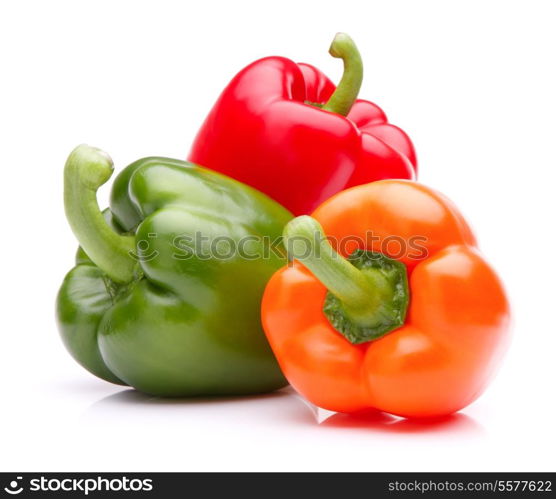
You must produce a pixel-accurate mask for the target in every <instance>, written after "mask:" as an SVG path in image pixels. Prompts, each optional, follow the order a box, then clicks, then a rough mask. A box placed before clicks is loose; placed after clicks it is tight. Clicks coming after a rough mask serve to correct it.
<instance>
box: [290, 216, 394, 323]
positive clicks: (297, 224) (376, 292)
mask: <svg viewBox="0 0 556 499" xmlns="http://www.w3.org/2000/svg"><path fill="white" fill-rule="evenodd" d="M283 236H284V245H285V247H286V249H287V251H288V256H289V257H290V258H295V259H297V260H298V261H299V262H301V263H302V264H303V265H304V266H306V267H307V268H308V269H309V270H310V271H311V272H312V273H313V275H314V276H315V277H316V278H317V279H318V280H319V281H320V282H321V283H322V284H324V286H326V288H327V289H328V290H329V291H330V292H331V293H332V294H333V295H334V296H336V298H338V299H339V300H340V301H341V302H342V304H343V306H344V309H345V311H346V312H347V313H348V314H349V316H350V318H351V319H352V320H353V321H354V322H356V323H358V324H359V325H365V324H374V323H376V321H377V314H378V315H380V313H381V309H382V293H381V290H382V288H383V287H385V286H388V283H387V282H386V281H385V280H384V279H383V278H382V277H381V275H380V273H379V272H376V273H375V272H371V273H369V272H365V273H364V272H362V271H361V270H359V269H357V268H356V267H355V266H354V265H352V264H351V263H350V262H349V261H348V260H346V259H345V258H344V257H343V256H341V255H340V254H338V253H337V252H336V251H335V250H334V248H332V246H331V245H330V242H329V241H328V239H327V238H326V236H325V234H324V231H323V229H322V226H321V225H320V224H319V223H318V222H317V221H316V220H315V219H314V218H312V217H310V216H307V215H303V216H300V217H297V218H294V219H293V220H291V221H290V222H289V223H288V224H287V225H286V227H285V228H284V234H283Z"/></svg>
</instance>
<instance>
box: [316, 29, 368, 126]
mask: <svg viewBox="0 0 556 499" xmlns="http://www.w3.org/2000/svg"><path fill="white" fill-rule="evenodd" d="M330 55H331V56H332V57H337V58H340V59H342V60H343V61H344V74H343V76H342V79H341V80H340V83H339V84H338V86H337V87H336V90H335V91H334V93H333V94H332V95H331V96H330V99H329V100H328V102H327V103H326V104H325V105H324V106H323V107H322V109H324V110H325V111H330V112H333V113H337V114H341V115H343V116H347V115H348V113H349V111H350V109H351V106H353V103H354V102H355V100H356V99H357V95H358V94H359V90H360V88H361V83H362V81H363V61H362V60H361V55H360V54H359V50H357V46H356V45H355V43H354V41H353V40H352V39H351V38H350V37H349V36H348V35H346V34H345V33H338V34H336V36H335V37H334V40H333V41H332V45H330Z"/></svg>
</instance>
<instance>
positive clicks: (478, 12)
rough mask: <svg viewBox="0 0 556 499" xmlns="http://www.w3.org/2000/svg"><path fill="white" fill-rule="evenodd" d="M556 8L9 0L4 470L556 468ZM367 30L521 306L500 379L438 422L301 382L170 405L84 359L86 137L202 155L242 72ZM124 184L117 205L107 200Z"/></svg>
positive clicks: (369, 68) (373, 51)
mask: <svg viewBox="0 0 556 499" xmlns="http://www.w3.org/2000/svg"><path fill="white" fill-rule="evenodd" d="M553 7H554V3H553V2H549V1H547V2H542V1H527V2H526V1H523V2H511V1H503V2H495V1H489V2H484V1H481V2H472V1H469V0H466V1H464V2H455V1H453V2H443V1H438V2H432V1H419V2H415V1H407V2H401V1H389V2H385V1H380V2H373V1H368V0H367V1H365V2H363V1H361V2H349V1H346V0H342V1H339V0H336V1H335V2H327V1H324V0H319V1H318V2H308V1H299V0H298V1H295V2H290V1H285V0H281V1H280V2H274V3H270V2H263V1H257V2H242V1H238V0H234V1H229V2H221V3H217V2H209V1H202V2H201V1H198V2H169V1H161V0H158V1H156V2H140V1H119V2H114V1H100V0H95V1H90V2H89V1H67V2H62V1H50V2H30V1H20V2H15V1H14V2H3V3H2V7H0V47H1V49H0V62H1V63H0V71H1V76H0V89H1V90H0V144H1V149H0V158H1V160H0V178H1V179H2V180H1V182H0V186H1V195H0V203H1V206H0V213H1V220H2V222H1V236H0V237H1V244H0V252H1V255H0V257H1V258H0V264H1V268H2V273H1V280H0V294H1V302H0V303H1V310H2V317H1V326H0V329H1V333H0V383H1V394H2V402H1V406H2V407H1V410H0V432H1V435H0V469H1V470H3V471H12V470H13V471H15V470H21V471H26V470H36V471H48V470H83V471H84V470H91V471H100V470H102V471H110V470H113V471H124V470H125V471H196V470H202V471H219V470H220V471H233V470H242V471H255V470H258V471H264V470H266V471H285V470H314V471H325V470H354V471H366V470H369V471H403V470H406V471H410V470H425V471H426V470H429V471H434V470H444V471H450V470H454V471H467V470H481V471H497V470H498V471H502V470H531V471H534V470H537V471H546V470H554V455H553V451H554V446H555V444H556V441H555V436H556V431H555V427H556V425H555V424H554V412H555V409H556V403H555V390H554V383H555V381H556V376H555V375H556V362H555V360H554V359H555V356H556V326H555V317H554V310H555V304H554V299H555V297H556V292H555V288H556V286H555V284H554V282H555V280H556V272H555V270H554V247H555V242H556V236H555V232H556V224H555V222H554V217H555V215H556V212H555V201H554V200H555V196H554V190H555V180H556V175H555V167H556V160H555V157H554V154H555V150H556V148H555V143H556V126H555V124H556V120H555V117H556V100H555V97H554V96H555V94H556V78H555V74H554V67H555V66H554V61H555V54H554V50H555V48H556V30H554V19H555V12H554V9H553ZM336 31H345V32H348V33H350V34H351V35H352V37H353V38H354V39H355V40H356V42H357V43H358V46H359V48H360V51H361V52H362V55H363V58H364V62H365V65H366V77H365V81H364V83H363V88H362V91H361V94H360V95H361V96H362V97H364V98H368V99H370V100H374V101H376V102H377V103H379V104H380V105H381V106H382V107H383V108H384V109H385V110H386V112H387V113H388V115H389V117H390V119H391V121H392V122H393V123H395V124H398V125H400V126H402V127H403V128H404V129H405V130H407V131H408V133H409V134H410V135H411V137H412V138H413V140H414V142H415V144H416V147H417V151H418V156H419V161H420V167H421V176H420V180H421V181H422V182H424V183H426V184H429V185H431V186H434V187H435V188H437V189H438V190H440V191H443V192H444V193H445V194H447V195H448V196H449V197H451V198H452V199H453V200H454V201H455V202H456V203H457V204H458V205H459V206H460V207H461V209H462V211H463V213H464V214H465V215H466V216H467V217H468V218H469V220H470V222H471V223H472V225H473V226H474V228H475V230H476V232H477V235H478V237H479V241H480V244H481V248H482V250H483V251H484V253H485V254H486V255H487V258H488V259H489V260H490V261H491V262H492V264H493V265H494V266H495V268H496V269H497V270H498V271H499V272H500V274H501V276H502V277H503V279H504V281H505V283H506V285H507V288H508V292H509V294H510V296H511V299H512V302H513V312H514V338H513V343H512V346H511V349H510V352H509V354H508V356H507V358H506V362H505V363H504V365H503V367H502V369H501V370H500V372H499V375H498V377H497V378H496V380H495V382H494V383H493V384H492V385H491V387H490V389H489V390H488V391H487V392H486V394H485V395H484V396H483V397H482V398H481V399H480V400H478V401H477V402H476V403H474V404H473V405H472V406H470V407H468V408H467V409H466V410H464V411H463V412H462V413H461V414H458V415H456V416H454V417H452V418H448V419H446V420H444V421H442V422H438V423H436V424H419V423H412V422H403V421H394V420H392V419H389V418H387V417H384V418H381V419H378V420H374V421H371V420H360V419H359V420H358V419H357V418H349V417H341V416H334V415H331V414H329V413H323V412H322V411H321V412H320V413H317V412H316V411H315V410H314V409H312V408H310V407H309V406H307V405H306V404H305V403H304V402H303V401H302V400H301V399H300V398H298V397H297V396H295V395H294V394H292V393H288V392H281V393H276V394H273V395H268V396H265V397H259V398H244V399H239V400H233V399H229V400H214V401H203V400H194V401H189V402H184V401H174V402H171V401H170V402H165V401H161V400H154V399H149V398H146V397H144V396H141V395H138V394H136V393H134V392H132V391H129V390H123V389H122V388H121V387H116V386H112V385H110V384H107V383H105V382H103V381H100V380H97V379H95V378H94V377H93V376H91V375H89V374H88V373H87V372H85V371H84V370H83V369H82V368H80V367H79V366H78V365H77V364H76V363H75V362H74V361H73V360H72V359H71V358H70V356H69V355H68V354H67V353H66V352H65V350H64V348H63V346H62V344H61V341H60V339H59V337H58V333H57V330H56V325H55V322H54V298H55V294H56V291H57V288H58V286H59V284H60V282H61V280H62V278H63V276H64V274H65V273H66V271H67V270H68V269H69V268H70V267H71V266H72V261H73V255H74V251H75V247H76V241H75V239H74V237H73V235H72V233H71V231H70V229H69V227H68V225H67V223H66V221H65V218H64V214H63V207H62V168H63V164H64V161H65V159H66V156H67V154H68V153H69V152H70V151H71V149H72V148H73V147H74V146H75V145H77V144H79V143H82V142H87V143H89V144H91V145H95V146H98V147H101V148H103V149H105V150H106V151H108V152H109V153H110V154H111V155H112V157H113V159H114V160H115V163H116V167H117V168H118V169H120V168H123V167H124V166H125V165H126V164H127V163H129V162H131V161H132V160H134V159H137V158H139V157H142V156H146V155H164V156H171V157H177V158H184V157H185V156H186V154H187V152H188V149H189V145H190V143H191V140H192V138H193V136H194V133H195V131H196V129H197V128H198V127H199V125H200V123H201V121H202V119H203V118H204V116H205V114H206V113H207V112H208V110H209V108H210V106H211V105H212V104H213V102H214V100H215V99H216V97H217V96H218V94H219V92H220V91H221V89H222V88H223V87H224V86H225V85H226V84H227V82H228V81H229V79H230V78H231V77H232V76H233V75H234V74H235V73H236V72H237V71H238V70H239V69H241V68H242V67H243V66H244V65H246V64H247V63H249V62H251V61H252V60H255V59H257V58H259V57H262V56H266V55H273V54H276V55H284V56H287V57H290V58H292V59H294V60H298V61H306V62H310V63H313V64H315V65H317V66H319V67H321V68H322V69H323V70H324V71H325V72H326V73H327V74H328V75H329V76H330V77H331V78H332V79H334V80H335V81H337V80H338V79H339V77H340V75H341V63H340V62H339V61H337V60H335V59H332V58H331V57H330V56H329V55H328V53H327V50H328V45H329V43H330V41H331V39H332V37H333V35H334V33H335V32H336ZM107 192H108V188H105V189H104V190H103V192H102V193H101V195H100V199H101V200H102V201H103V202H105V201H106V199H107Z"/></svg>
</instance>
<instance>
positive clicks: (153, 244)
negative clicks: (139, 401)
mask: <svg viewBox="0 0 556 499" xmlns="http://www.w3.org/2000/svg"><path fill="white" fill-rule="evenodd" d="M112 171H113V165H112V161H111V159H110V158H109V156H108V155H107V154H105V153H103V152H102V151H100V150H98V149H95V148H92V147H89V146H85V145H82V146H79V147H77V148H76V149H75V150H74V151H73V152H72V153H71V154H70V156H69V158H68V160H67V163H66V166H65V170H64V204H65V209H66V216H67V219H68V221H69V223H70V225H71V228H72V230H73V232H74V234H75V235H76V237H77V239H78V241H79V243H80V249H79V251H78V253H77V261H76V266H75V267H74V268H73V269H72V270H71V271H70V272H69V273H68V274H67V276H66V277H65V279H64V282H63V284H62V287H61V289H60V291H59V294H58V297H57V318H58V324H59V328H60V332H61V336H62V339H63V341H64V343H65V345H66V347H67V349H68V350H69V352H70V353H71V354H72V356H73V357H74V358H75V359H76V360H77V361H78V362H79V363H80V364H81V365H82V366H83V367H85V368H86V369H88V370H89V371H90V372H92V373H93V374H95V375H97V376H98V377H100V378H103V379H105V380H107V381H111V382H113V383H119V384H125V385H130V386H132V387H134V388H136V389H137V390H140V391H142V392H145V393H148V394H153V395H159V396H195V395H240V394H249V393H261V392H267V391H271V390H275V389H278V388H280V387H282V386H284V385H286V380H285V379H284V377H283V376H282V373H281V371H280V369H279V367H278V364H277V362H276V360H275V358H274V356H273V354H272V351H271V350H270V347H269V345H268V343H267V341H266V338H265V335H264V333H263V331H262V327H261V323H260V302H261V297H262V293H263V290H264V287H265V284H266V282H267V280H268V279H269V278H270V276H271V275H272V274H273V272H275V271H276V270H277V269H278V268H280V267H281V266H282V265H283V264H284V262H285V252H284V251H283V248H281V249H279V250H277V249H276V248H275V247H274V243H273V241H276V240H278V239H279V237H280V234H281V232H282V230H283V227H284V225H285V224H286V223H287V222H288V221H289V220H290V219H291V218H292V216H291V214H290V213H289V212H288V211H287V210H286V209H285V208H283V207H282V206H280V205H279V204H277V203H276V202H274V201H272V200H271V199H270V198H268V197H266V196H265V195H264V194H262V193H260V192H258V191H256V190H254V189H252V188H250V187H248V186H246V185H244V184H242V183H240V182H237V181H235V180H232V179H230V178H228V177H225V176H223V175H220V174H218V173H215V172H212V171H209V170H205V169H203V168H200V167H197V166H195V165H192V164H190V163H186V162H184V161H179V160H174V159H167V158H158V157H152V158H145V159H141V160H139V161H136V162H134V163H132V164H131V165H129V166H128V167H127V168H125V169H124V170H123V171H122V172H121V173H120V174H119V175H118V176H117V178H116V179H115V180H114V185H113V189H112V196H111V200H110V209H109V210H106V211H105V212H104V213H102V212H101V211H100V209H99V206H98V202H97V189H98V188H99V187H100V186H101V185H103V184H104V183H105V182H106V181H107V180H108V179H109V178H110V176H111V174H112Z"/></svg>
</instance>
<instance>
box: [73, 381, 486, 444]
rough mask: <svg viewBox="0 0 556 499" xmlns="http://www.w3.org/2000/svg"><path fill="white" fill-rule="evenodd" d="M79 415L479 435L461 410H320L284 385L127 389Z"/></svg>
mask: <svg viewBox="0 0 556 499" xmlns="http://www.w3.org/2000/svg"><path fill="white" fill-rule="evenodd" d="M81 418H82V419H83V420H84V421H91V422H94V421H102V420H104V419H105V418H109V419H110V420H111V422H112V424H117V423H118V421H122V420H123V421H125V424H127V425H133V424H140V423H141V422H142V421H145V420H148V421H150V422H151V423H152V422H155V421H157V420H161V421H164V422H166V423H168V422H170V421H173V420H175V419H177V420H178V421H185V420H187V421H189V422H192V421H195V420H199V421H202V422H203V423H204V424H206V423H207V422H208V421H209V420H212V421H213V422H214V424H215V425H218V424H219V422H222V420H225V421H227V422H229V423H233V422H235V421H239V422H240V423H241V424H242V425H245V424H250V425H253V426H259V427H261V426H262V427H264V426H283V427H284V428H290V427H291V426H292V425H294V426H297V427H298V428H303V427H305V428H307V427H314V428H317V427H318V428H324V429H326V430H327V431H329V432H347V431H354V430H357V431H361V432H365V433H369V432H382V433H400V434H402V433H416V434H419V433H420V434H425V433H445V434H446V433H450V434H459V435H462V434H466V435H468V436H469V435H473V434H474V435H479V434H481V433H483V432H484V429H483V428H482V426H481V425H480V424H479V423H478V422H477V421H475V420H474V419H473V418H471V417H470V416H467V415H465V414H463V413H458V414H453V415H451V416H446V417H442V418H435V419H430V420H406V419H403V418H398V417H395V416H391V415H389V414H386V413H383V412H380V411H374V410H370V411H364V412H360V413H357V414H340V413H335V412H332V411H327V410H324V409H320V408H318V407H316V406H314V405H313V404H311V403H309V402H307V401H306V400H305V399H303V398H302V397H300V396H299V395H297V394H296V393H295V392H294V391H293V389H292V388H290V387H288V388H285V389H282V390H279V391H276V392H273V393H269V394H263V395H255V396H245V397H196V398H189V399H164V398H159V397H152V396H148V395H144V394H142V393H139V392H137V391H135V390H132V389H125V390H122V391H119V392H117V393H114V394H111V395H108V396H106V397H103V398H101V399H100V400H97V401H96V402H94V403H93V404H91V406H90V407H88V409H86V410H85V411H84V413H83V414H82V416H81Z"/></svg>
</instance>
